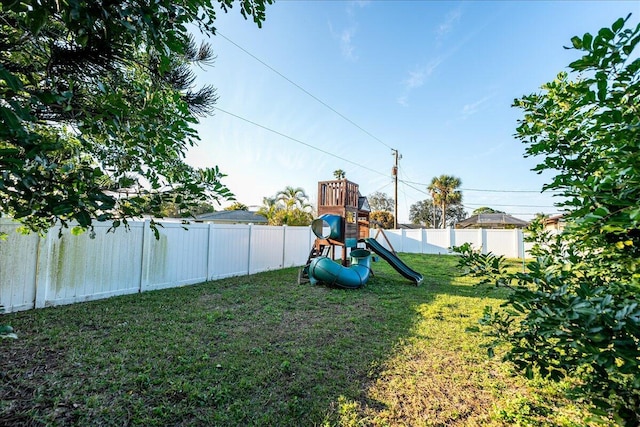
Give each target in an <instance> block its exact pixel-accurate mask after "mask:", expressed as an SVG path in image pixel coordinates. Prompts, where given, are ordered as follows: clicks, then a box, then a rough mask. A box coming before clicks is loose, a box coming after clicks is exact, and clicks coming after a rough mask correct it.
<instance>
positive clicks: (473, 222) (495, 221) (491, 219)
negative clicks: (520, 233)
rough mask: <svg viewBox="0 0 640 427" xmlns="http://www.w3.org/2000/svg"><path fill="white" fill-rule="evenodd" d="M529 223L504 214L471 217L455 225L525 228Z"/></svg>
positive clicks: (460, 226) (462, 226) (463, 226)
mask: <svg viewBox="0 0 640 427" xmlns="http://www.w3.org/2000/svg"><path fill="white" fill-rule="evenodd" d="M528 225H529V223H528V222H527V221H524V220H522V219H520V218H516V217H513V216H511V215H508V214H505V213H487V214H478V215H473V216H471V217H469V218H467V219H465V220H464V221H460V222H458V223H457V224H456V228H525V227H526V226H528Z"/></svg>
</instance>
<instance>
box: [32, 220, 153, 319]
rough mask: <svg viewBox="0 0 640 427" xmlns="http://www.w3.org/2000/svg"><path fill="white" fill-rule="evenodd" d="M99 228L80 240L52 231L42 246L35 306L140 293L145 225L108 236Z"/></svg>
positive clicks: (103, 228) (135, 226)
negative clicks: (93, 233) (92, 234)
mask: <svg viewBox="0 0 640 427" xmlns="http://www.w3.org/2000/svg"><path fill="white" fill-rule="evenodd" d="M108 229H109V226H107V225H103V224H98V225H96V226H95V237H94V238H92V236H91V235H90V233H84V234H81V235H79V236H76V235H73V234H71V232H70V230H68V229H65V230H64V231H63V233H62V236H61V237H58V230H57V229H52V230H51V231H50V232H49V233H48V234H47V235H46V237H45V238H44V239H43V240H42V241H41V242H40V243H41V244H40V252H39V254H38V261H37V263H38V268H37V271H38V274H37V279H36V280H37V286H36V289H37V294H36V308H40V307H45V306H50V305H63V304H71V303H75V302H81V301H90V300H95V299H100V298H107V297H111V296H115V295H124V294H130V293H135V292H138V291H139V289H140V270H141V260H142V252H141V247H140V244H139V242H140V241H141V238H142V234H143V224H142V223H132V224H130V228H129V230H128V231H127V230H125V229H124V227H122V228H119V229H117V230H116V231H115V232H113V233H108V232H107V230H108Z"/></svg>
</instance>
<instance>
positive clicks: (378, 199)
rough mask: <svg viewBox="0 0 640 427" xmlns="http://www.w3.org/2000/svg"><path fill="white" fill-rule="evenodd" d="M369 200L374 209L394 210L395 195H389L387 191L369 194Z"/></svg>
mask: <svg viewBox="0 0 640 427" xmlns="http://www.w3.org/2000/svg"><path fill="white" fill-rule="evenodd" d="M367 201H368V202H369V206H370V207H371V210H372V211H387V212H393V208H394V200H393V197H391V196H388V195H387V193H382V192H380V191H376V192H375V193H371V194H369V195H368V196H367Z"/></svg>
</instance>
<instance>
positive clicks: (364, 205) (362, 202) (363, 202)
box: [358, 193, 371, 212]
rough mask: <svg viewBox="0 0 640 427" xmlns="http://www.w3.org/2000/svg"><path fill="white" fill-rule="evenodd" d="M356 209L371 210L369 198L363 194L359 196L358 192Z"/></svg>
mask: <svg viewBox="0 0 640 427" xmlns="http://www.w3.org/2000/svg"><path fill="white" fill-rule="evenodd" d="M358 209H359V210H361V211H365V212H371V206H369V200H368V199H367V198H366V197H365V196H361V195H360V193H358Z"/></svg>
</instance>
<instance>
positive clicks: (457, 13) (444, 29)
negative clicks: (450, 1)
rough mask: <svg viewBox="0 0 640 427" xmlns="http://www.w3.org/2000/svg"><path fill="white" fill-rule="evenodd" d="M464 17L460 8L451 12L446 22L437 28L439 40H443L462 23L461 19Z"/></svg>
mask: <svg viewBox="0 0 640 427" xmlns="http://www.w3.org/2000/svg"><path fill="white" fill-rule="evenodd" d="M461 16H462V8H461V7H460V6H458V7H457V8H455V9H453V10H452V11H450V12H449V13H448V14H447V16H446V17H445V20H444V21H443V22H441V23H440V25H438V27H437V28H436V35H437V36H438V40H440V39H442V38H443V37H444V36H446V35H447V34H449V33H450V32H451V30H453V27H454V26H455V25H456V24H457V23H458V22H459V21H460V17H461Z"/></svg>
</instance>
